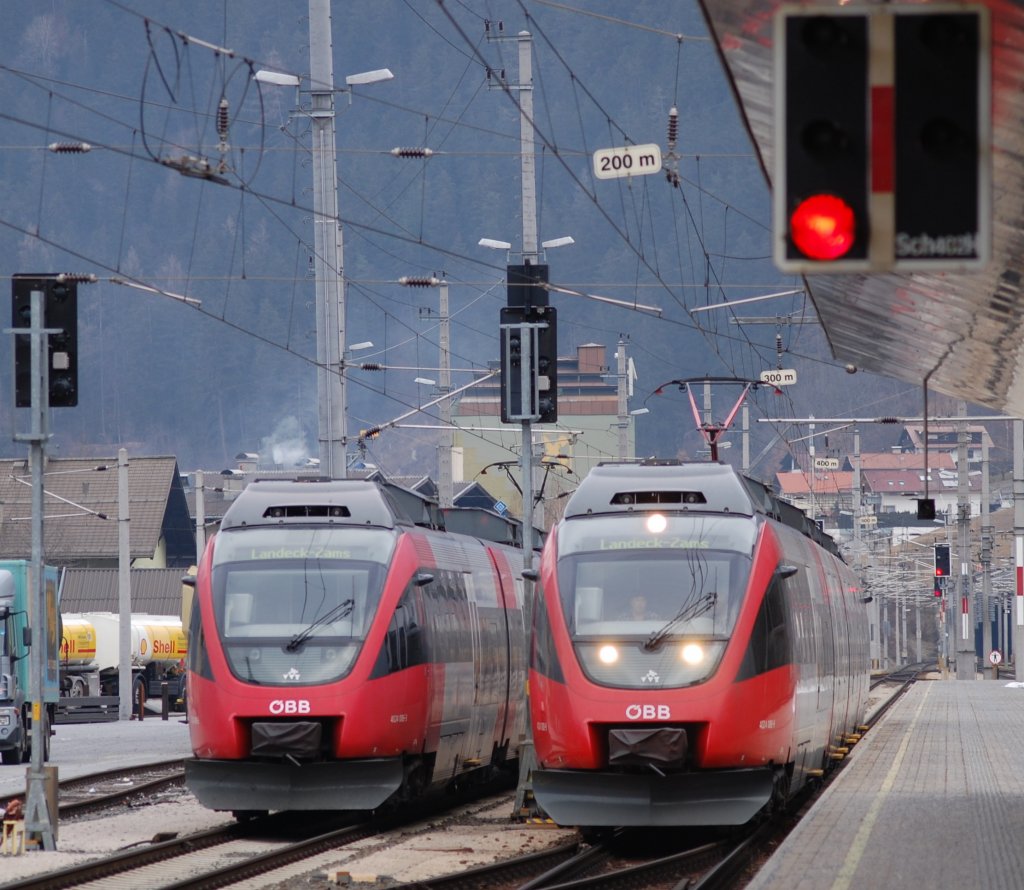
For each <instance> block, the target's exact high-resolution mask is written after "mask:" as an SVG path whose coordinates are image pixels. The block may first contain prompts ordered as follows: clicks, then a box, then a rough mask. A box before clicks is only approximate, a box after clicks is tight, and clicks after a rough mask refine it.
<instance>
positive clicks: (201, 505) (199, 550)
mask: <svg viewBox="0 0 1024 890" xmlns="http://www.w3.org/2000/svg"><path fill="white" fill-rule="evenodd" d="M195 486H196V565H197V566H198V565H199V561H200V560H201V559H202V558H203V551H204V550H205V549H206V489H205V487H204V482H203V471H202V470H196V478H195Z"/></svg>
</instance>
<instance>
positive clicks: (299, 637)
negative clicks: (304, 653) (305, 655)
mask: <svg viewBox="0 0 1024 890" xmlns="http://www.w3.org/2000/svg"><path fill="white" fill-rule="evenodd" d="M354 606H355V602H354V601H353V600H343V601H342V602H340V603H338V605H336V606H335V607H334V608H333V609H329V610H328V611H326V612H324V614H323V615H321V616H320V617H319V618H317V619H316V620H315V621H314V622H313V623H312V624H310V625H309V627H307V628H306V629H305V630H300V631H299V632H298V633H297V634H295V636H294V637H292V638H291V639H290V640H289V641H288V645H287V646H285V647H284V648H285V649H287V650H288V651H289V652H294V651H295V650H296V649H298V648H299V646H301V645H302V644H303V643H305V642H306V640H308V639H309V638H310V637H311V636H313V634H314V633H316V631H317V628H320V627H323V626H324V625H325V624H330V623H331V622H332V621H340V620H341V619H342V618H348V616H349V615H351V614H352V609H353V607H354Z"/></svg>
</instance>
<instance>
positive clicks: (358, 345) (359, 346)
mask: <svg viewBox="0 0 1024 890" xmlns="http://www.w3.org/2000/svg"><path fill="white" fill-rule="evenodd" d="M372 348H373V342H372V341H371V340H364V341H363V342H362V343H353V344H352V345H351V346H349V350H350V351H352V352H356V351H357V350H359V349H372Z"/></svg>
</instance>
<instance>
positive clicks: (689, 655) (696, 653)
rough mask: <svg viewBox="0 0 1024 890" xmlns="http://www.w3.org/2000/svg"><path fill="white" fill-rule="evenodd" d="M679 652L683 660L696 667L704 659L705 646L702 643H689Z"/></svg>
mask: <svg viewBox="0 0 1024 890" xmlns="http://www.w3.org/2000/svg"><path fill="white" fill-rule="evenodd" d="M679 654H680V656H681V657H682V659H683V661H685V662H686V663H687V664H689V665H692V666H694V667H696V666H697V665H698V664H700V663H701V662H702V661H703V660H704V647H703V646H701V645H700V643H687V644H686V645H685V646H683V648H682V650H681V651H680V653H679Z"/></svg>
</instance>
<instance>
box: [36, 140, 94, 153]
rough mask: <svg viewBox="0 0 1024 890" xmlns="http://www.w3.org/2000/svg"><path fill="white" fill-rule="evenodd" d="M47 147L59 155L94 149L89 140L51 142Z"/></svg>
mask: <svg viewBox="0 0 1024 890" xmlns="http://www.w3.org/2000/svg"><path fill="white" fill-rule="evenodd" d="M46 147H47V148H48V149H49V150H50V151H52V152H53V153H54V154H57V155H73V154H85V153H86V152H87V151H92V146H91V145H90V144H89V143H88V142H51V143H50V144H49V145H48V146H46Z"/></svg>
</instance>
